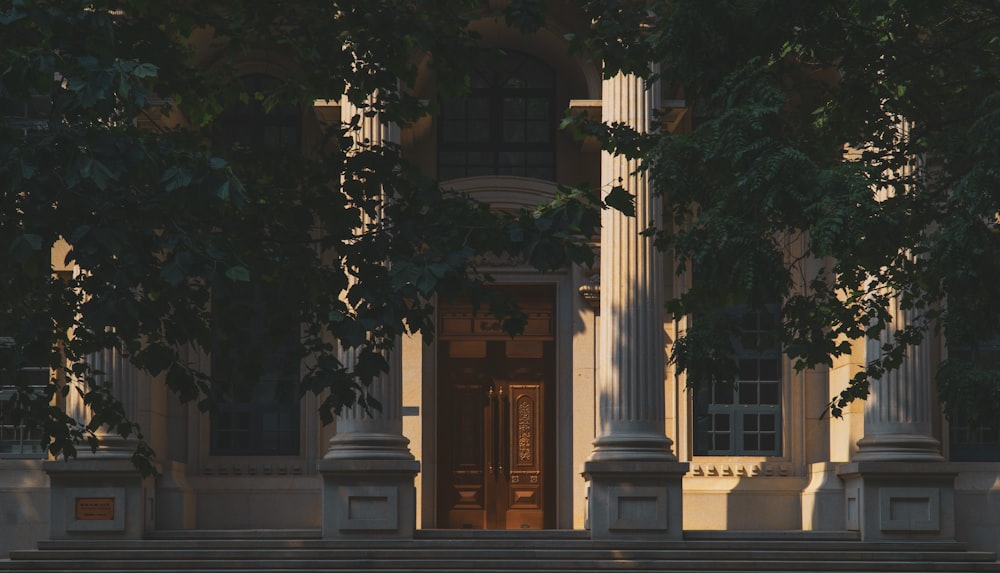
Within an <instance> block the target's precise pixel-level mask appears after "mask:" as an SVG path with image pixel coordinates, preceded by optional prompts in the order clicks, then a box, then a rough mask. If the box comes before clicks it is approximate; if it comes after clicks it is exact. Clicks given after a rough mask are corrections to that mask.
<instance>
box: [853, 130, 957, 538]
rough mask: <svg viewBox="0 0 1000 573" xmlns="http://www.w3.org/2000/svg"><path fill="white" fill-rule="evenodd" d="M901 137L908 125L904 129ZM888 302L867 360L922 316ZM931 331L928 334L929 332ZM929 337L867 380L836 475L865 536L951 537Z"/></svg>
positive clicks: (951, 504)
mask: <svg viewBox="0 0 1000 573" xmlns="http://www.w3.org/2000/svg"><path fill="white" fill-rule="evenodd" d="M901 133H902V134H903V135H904V136H905V134H906V133H907V125H906V124H905V122H904V123H903V124H902V126H901ZM900 302H901V301H900V297H899V296H898V295H897V296H894V297H893V298H892V300H891V303H890V304H891V307H890V309H889V310H890V313H891V315H892V320H891V322H890V324H888V325H887V327H886V329H885V330H884V331H883V332H882V333H881V335H880V337H879V338H878V339H874V338H873V339H869V340H868V341H867V345H866V348H865V351H866V353H867V356H866V358H867V360H868V361H869V362H871V361H873V360H876V359H878V358H880V357H881V356H882V347H883V346H884V345H885V344H886V343H888V342H892V341H894V340H895V338H896V336H897V333H899V332H901V331H903V330H905V329H906V328H907V327H908V326H910V325H912V324H914V323H915V321H916V320H919V318H920V316H919V315H918V314H917V311H915V310H912V309H904V308H902V307H901V304H900ZM929 336H930V334H928V337H929ZM931 350H932V346H931V341H930V340H927V339H925V340H924V341H922V342H921V343H920V344H917V345H914V346H908V347H907V348H906V350H905V356H904V359H903V362H902V364H900V366H899V368H897V369H895V370H892V371H889V372H885V373H884V374H883V375H882V377H881V378H880V379H878V380H873V381H871V388H870V394H869V396H868V399H867V400H866V401H865V414H864V422H865V424H864V437H862V438H861V439H860V440H858V451H857V453H856V454H855V455H854V456H853V459H852V461H851V463H848V464H845V465H844V466H842V467H841V468H840V469H839V471H838V472H837V473H838V475H839V476H840V477H841V479H842V480H843V481H844V494H845V509H846V516H845V521H846V526H847V529H849V530H857V531H859V532H860V533H861V537H862V539H866V540H882V539H918V540H919V539H923V540H950V539H954V537H955V476H956V475H957V470H955V469H954V468H952V467H951V465H950V464H948V463H946V462H945V461H944V457H943V456H942V455H941V444H940V442H939V441H938V440H937V439H936V438H935V437H934V435H933V426H932V419H931V416H932V415H933V414H932V397H933V387H932V376H933V364H932V360H931V358H932V356H931Z"/></svg>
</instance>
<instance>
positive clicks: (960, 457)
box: [948, 338, 1000, 462]
mask: <svg viewBox="0 0 1000 573" xmlns="http://www.w3.org/2000/svg"><path fill="white" fill-rule="evenodd" d="M948 360H949V361H952V360H963V361H975V362H976V363H979V364H982V365H984V366H988V367H993V368H1000V338H993V339H991V340H987V341H985V342H981V343H979V344H978V345H977V346H976V348H975V350H974V351H973V349H972V348H969V347H954V346H949V347H948ZM948 452H949V455H948V457H949V458H950V459H951V460H952V461H963V462H985V461H1000V424H996V423H994V424H983V425H979V426H973V425H971V424H969V422H968V420H967V419H963V418H960V417H955V418H953V419H951V420H949V423H948Z"/></svg>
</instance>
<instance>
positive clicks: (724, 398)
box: [713, 383, 733, 404]
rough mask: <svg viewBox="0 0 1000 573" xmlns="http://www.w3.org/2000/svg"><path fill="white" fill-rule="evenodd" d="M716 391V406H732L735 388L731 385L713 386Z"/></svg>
mask: <svg viewBox="0 0 1000 573" xmlns="http://www.w3.org/2000/svg"><path fill="white" fill-rule="evenodd" d="M713 388H714V389H715V403H716V404H732V403H733V387H732V385H730V384H722V383H718V384H715V385H714V386H713Z"/></svg>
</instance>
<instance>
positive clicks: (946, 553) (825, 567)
mask: <svg viewBox="0 0 1000 573" xmlns="http://www.w3.org/2000/svg"><path fill="white" fill-rule="evenodd" d="M239 535H240V536H239V537H236V536H235V535H234V533H233V532H176V533H174V534H168V533H163V532H161V533H159V534H158V535H157V537H156V538H153V539H145V540H136V541H124V540H122V541H119V540H114V541H112V540H96V539H95V540H73V541H45V542H41V543H39V547H38V549H36V550H30V551H14V552H13V553H11V556H10V559H9V560H0V571H21V572H28V571H47V572H51V573H56V572H59V573H68V572H72V573H88V572H89V573H103V572H108V573H110V572H119V573H120V572H126V571H128V572H135V571H155V572H158V573H173V572H180V571H185V572H195V573H199V572H210V571H211V572H222V571H227V572H234V571H253V572H269V573H274V572H277V571H289V572H291V571H310V572H321V571H331V572H345V571H378V572H382V573H401V572H404V571H414V572H421V573H433V572H449V573H456V572H464V571H477V572H484V573H514V572H517V573H525V572H531V571H559V572H586V571H614V572H616V573H631V572H639V571H642V572H647V573H648V572H654V573H656V572H661V573H665V572H668V571H669V572H675V571H699V572H713V571H715V572H728V573H732V572H750V571H753V572H766V571H774V572H777V571H784V572H788V571H799V572H820V571H824V572H827V571H829V572H833V571H839V572H858V573H860V572H876V571H878V572H887V571H905V572H909V573H919V572H925V571H926V572H930V571H954V572H962V573H973V572H978V571H997V572H1000V563H997V560H996V555H994V554H993V553H986V552H972V551H967V550H966V548H965V546H964V544H962V543H957V542H880V543H873V542H861V541H857V540H856V539H855V538H854V536H853V534H850V533H846V532H769V533H765V532H693V531H689V532H685V539H684V540H683V541H669V542H651V541H631V542H599V541H591V540H590V539H589V537H588V533H587V532H585V531H543V532H530V533H529V532H520V531H510V532H502V531H489V532H470V531H453V530H449V531H434V530H423V531H419V532H418V535H417V538H416V539H412V540H401V541H376V540H364V541H361V540H359V541H324V540H322V539H319V537H318V534H317V532H313V531H310V532H301V534H296V535H289V534H288V533H287V532H286V533H285V534H283V535H282V534H277V532H256V533H247V532H240V533H239Z"/></svg>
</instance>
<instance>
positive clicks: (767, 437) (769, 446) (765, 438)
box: [760, 434, 778, 452]
mask: <svg viewBox="0 0 1000 573" xmlns="http://www.w3.org/2000/svg"><path fill="white" fill-rule="evenodd" d="M777 449H778V448H777V441H776V436H775V435H774V434H761V435H760V450H761V451H762V452H773V451H775V450H777Z"/></svg>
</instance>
